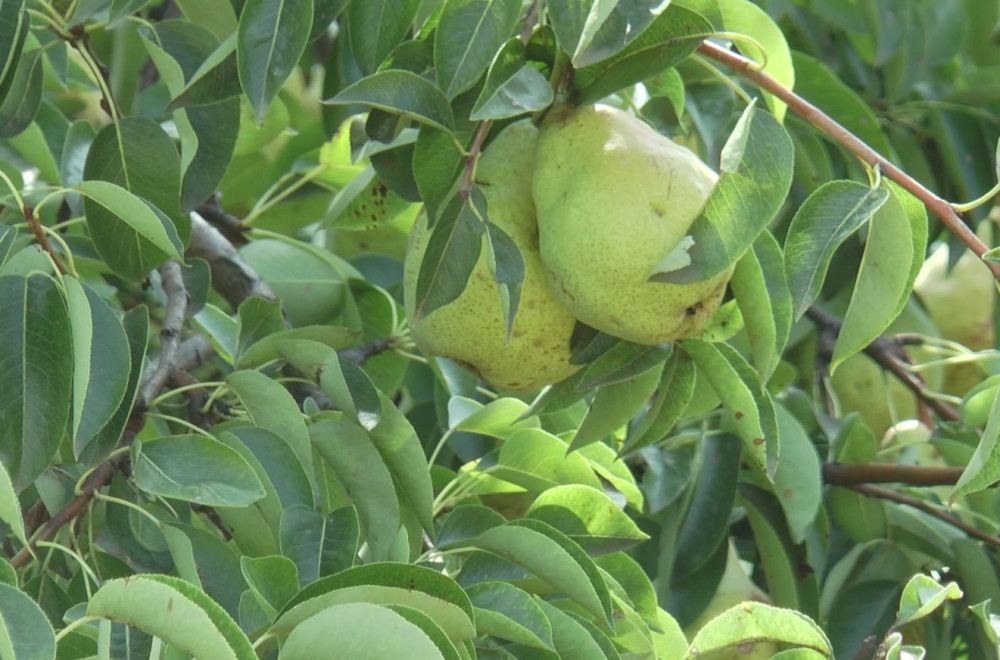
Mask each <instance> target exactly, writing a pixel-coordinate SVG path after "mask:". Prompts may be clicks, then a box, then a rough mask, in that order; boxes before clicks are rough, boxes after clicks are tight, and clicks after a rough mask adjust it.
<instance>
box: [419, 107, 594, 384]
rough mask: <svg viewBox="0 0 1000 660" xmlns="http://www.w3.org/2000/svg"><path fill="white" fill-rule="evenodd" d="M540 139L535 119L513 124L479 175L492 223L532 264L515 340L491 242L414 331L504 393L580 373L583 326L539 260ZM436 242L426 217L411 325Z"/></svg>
mask: <svg viewBox="0 0 1000 660" xmlns="http://www.w3.org/2000/svg"><path fill="white" fill-rule="evenodd" d="M537 137H538V129H537V128H535V126H534V125H533V124H532V123H531V121H530V120H528V121H521V122H517V123H514V124H511V125H510V126H508V127H506V128H505V129H504V130H503V131H502V132H501V133H500V134H499V135H498V136H497V137H496V138H495V139H494V140H493V142H492V143H491V144H489V145H488V146H487V148H486V150H485V151H484V152H483V155H482V157H481V159H480V161H479V165H478V168H477V172H476V183H477V184H478V185H479V186H480V188H481V190H482V191H483V195H484V196H485V197H486V203H487V213H488V214H489V219H490V221H491V222H493V223H494V224H496V225H497V226H498V227H500V228H501V229H503V230H504V231H505V232H507V234H509V235H510V237H511V238H512V239H513V240H514V242H515V243H516V244H517V246H518V248H519V249H520V250H521V254H522V256H523V257H524V283H523V285H522V289H521V302H520V306H519V307H518V310H517V314H516V316H515V317H514V325H513V328H512V330H511V336H510V341H509V342H508V341H506V335H507V323H506V320H505V318H504V315H503V309H502V308H501V304H500V292H499V289H498V287H497V284H496V281H495V280H494V278H493V274H492V273H491V272H490V268H489V264H488V259H487V253H486V245H485V243H484V245H483V247H482V252H481V253H480V256H479V261H477V262H476V265H475V267H474V268H473V271H472V275H471V276H470V278H469V282H468V284H467V285H466V287H465V290H464V291H463V292H462V294H461V295H460V296H459V297H458V298H457V299H456V300H454V301H453V302H451V303H450V304H448V305H445V306H444V307H440V308H438V309H436V310H434V311H433V312H431V313H430V314H429V315H427V316H426V317H424V318H422V319H420V321H418V322H416V323H413V324H412V326H411V334H412V336H413V339H414V341H415V342H416V343H417V345H418V346H419V347H420V349H421V350H422V351H424V352H425V353H428V354H431V355H438V356H441V357H447V358H451V359H453V360H455V361H457V362H459V363H461V364H464V365H465V366H467V367H468V368H470V369H471V370H472V371H474V372H475V373H477V374H478V375H479V376H480V377H481V378H482V379H483V380H485V381H486V382H488V383H489V384H490V385H492V386H493V387H495V388H496V389H498V390H501V391H504V392H513V393H524V392H533V391H535V390H538V389H540V388H541V387H543V386H545V385H548V384H551V383H555V382H557V381H560V380H563V379H564V378H567V377H568V376H570V375H572V374H573V373H574V372H575V371H576V370H577V369H579V367H578V366H577V365H573V364H570V362H569V358H570V348H569V340H570V336H571V335H572V333H573V326H574V325H575V324H576V319H575V318H574V317H573V315H572V314H571V313H570V312H569V310H568V309H566V307H565V306H564V305H563V304H562V303H561V302H560V301H559V300H558V299H557V298H556V297H555V296H554V295H553V294H552V291H551V290H550V289H549V285H548V283H547V282H546V279H545V273H544V272H543V270H542V263H541V260H540V259H539V256H538V231H537V227H536V224H535V207H534V204H533V203H532V200H531V179H532V171H533V169H534V154H535V143H536V141H537ZM429 236H430V234H429V232H428V231H427V215H426V213H425V212H423V211H421V213H420V215H419V216H418V217H417V220H416V222H415V223H414V226H413V230H412V232H411V234H410V244H409V248H408V250H407V255H406V261H405V264H404V273H403V276H404V287H403V291H404V296H403V297H404V303H405V306H406V312H407V315H408V316H409V318H410V319H413V318H414V311H415V309H416V288H417V275H418V273H419V270H420V262H421V260H422V259H423V256H424V252H425V251H426V250H427V242H428V240H429ZM483 240H484V241H485V240H487V239H486V238H485V237H484V238H483Z"/></svg>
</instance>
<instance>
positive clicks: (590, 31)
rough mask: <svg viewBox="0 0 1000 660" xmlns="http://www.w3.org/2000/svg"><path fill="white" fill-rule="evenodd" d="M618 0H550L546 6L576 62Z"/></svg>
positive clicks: (567, 49)
mask: <svg viewBox="0 0 1000 660" xmlns="http://www.w3.org/2000/svg"><path fill="white" fill-rule="evenodd" d="M616 4H617V0H550V1H549V2H548V4H547V6H546V9H548V11H549V20H550V21H551V23H552V29H553V30H555V33H556V39H557V40H558V41H559V45H560V46H562V49H563V50H564V51H566V52H567V53H569V55H570V57H571V58H572V60H573V63H574V64H578V62H577V61H576V60H577V58H578V57H579V56H580V54H581V53H582V52H583V51H584V50H586V48H587V46H588V45H590V42H591V41H592V40H593V39H594V36H595V35H596V34H597V31H598V30H599V29H600V27H601V26H602V25H603V24H604V21H606V20H608V16H609V15H610V14H611V11H612V10H613V9H614V8H615V5H616Z"/></svg>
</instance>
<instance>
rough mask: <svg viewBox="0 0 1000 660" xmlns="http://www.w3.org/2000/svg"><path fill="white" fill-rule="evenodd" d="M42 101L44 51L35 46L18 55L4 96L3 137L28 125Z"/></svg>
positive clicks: (0, 105) (0, 128)
mask: <svg viewBox="0 0 1000 660" xmlns="http://www.w3.org/2000/svg"><path fill="white" fill-rule="evenodd" d="M8 4H9V3H8ZM0 82H2V81H0ZM41 103H42V51H41V49H35V50H31V51H28V52H27V53H23V54H22V55H21V57H20V59H18V61H17V65H16V68H15V69H14V71H13V72H12V73H11V74H10V80H9V84H8V86H7V95H6V96H5V97H0V138H11V137H14V136H15V135H18V134H20V133H21V132H22V131H24V130H25V129H26V128H28V125H29V124H31V122H32V121H33V120H34V119H35V115H37V114H38V108H39V106H40V105H41Z"/></svg>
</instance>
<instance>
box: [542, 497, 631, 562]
mask: <svg viewBox="0 0 1000 660" xmlns="http://www.w3.org/2000/svg"><path fill="white" fill-rule="evenodd" d="M527 517H529V518H532V519H534V520H541V521H542V522H544V523H548V524H549V525H552V526H553V527H555V528H556V529H558V530H559V531H560V532H562V533H563V534H566V535H567V536H568V537H570V538H571V539H573V540H574V541H576V542H577V543H578V544H580V547H581V548H583V549H584V550H586V551H587V552H588V553H590V554H592V555H598V554H606V553H609V552H617V551H618V550H624V549H625V548H628V547H631V546H634V545H636V544H638V543H641V542H643V541H645V540H647V539H649V536H648V535H647V534H645V533H643V532H642V531H641V530H640V529H639V528H638V527H637V526H636V524H635V523H634V522H633V521H632V519H631V518H630V517H629V516H628V515H626V514H625V512H624V511H622V510H621V509H620V508H619V507H618V505H616V504H615V502H614V500H612V499H611V498H610V497H608V496H607V495H605V494H604V493H603V492H601V491H599V490H596V489H594V488H591V487H590V486H581V485H576V484H571V485H566V486H557V487H555V488H550V489H549V490H547V491H545V492H543V493H541V494H540V495H539V496H538V497H537V498H535V501H534V502H532V504H531V507H530V508H529V509H528V514H527Z"/></svg>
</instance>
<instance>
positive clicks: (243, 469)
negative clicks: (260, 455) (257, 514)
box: [133, 435, 264, 507]
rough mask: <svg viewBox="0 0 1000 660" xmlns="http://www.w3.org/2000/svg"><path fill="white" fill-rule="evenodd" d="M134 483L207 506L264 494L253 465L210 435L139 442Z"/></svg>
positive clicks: (234, 504)
mask: <svg viewBox="0 0 1000 660" xmlns="http://www.w3.org/2000/svg"><path fill="white" fill-rule="evenodd" d="M135 453H136V456H135V457H134V459H133V464H134V471H135V473H134V476H135V482H136V486H138V487H139V488H140V489H141V490H144V491H145V492H147V493H150V494H153V495H162V496H163V497H170V498H174V499H179V500H184V501H186V502H195V503H197V504H202V505H205V506H223V507H239V506H247V505H249V504H252V503H253V502H256V501H257V500H259V499H260V498H262V497H264V487H263V486H262V485H261V483H260V480H259V479H258V478H257V474H256V473H255V472H254V470H253V468H252V467H250V465H249V464H248V463H247V462H246V461H245V460H244V459H243V457H242V456H240V455H239V454H238V453H237V452H236V451H234V450H233V449H230V448H229V447H227V446H225V445H224V444H222V443H221V442H219V441H218V440H215V439H214V438H208V437H205V436H200V435H174V436H166V437H162V438H158V439H156V440H147V441H146V442H143V443H141V444H138V443H137V447H136V452H135Z"/></svg>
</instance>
